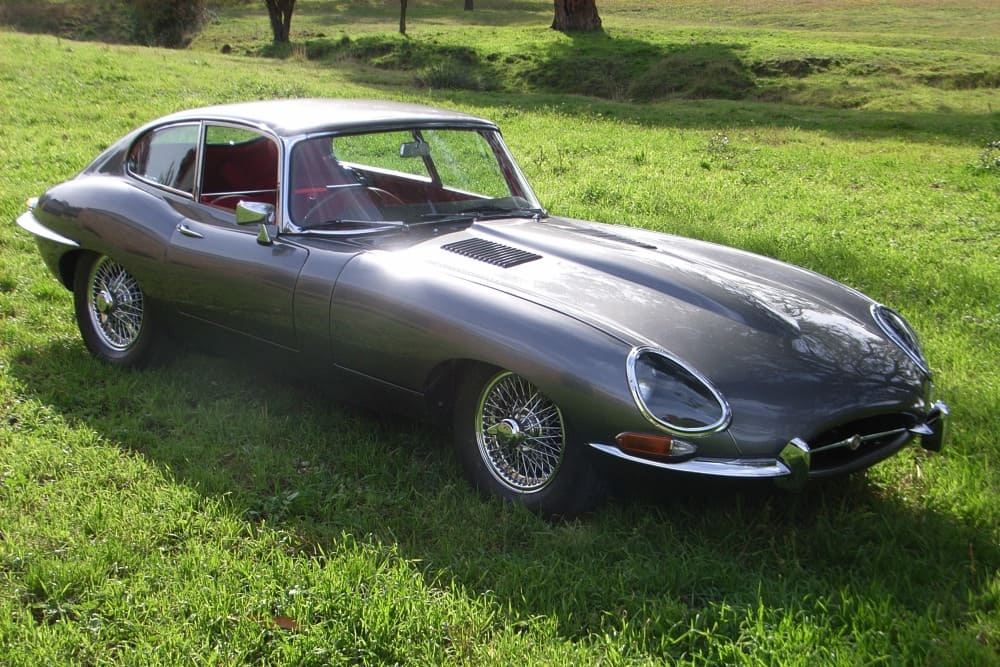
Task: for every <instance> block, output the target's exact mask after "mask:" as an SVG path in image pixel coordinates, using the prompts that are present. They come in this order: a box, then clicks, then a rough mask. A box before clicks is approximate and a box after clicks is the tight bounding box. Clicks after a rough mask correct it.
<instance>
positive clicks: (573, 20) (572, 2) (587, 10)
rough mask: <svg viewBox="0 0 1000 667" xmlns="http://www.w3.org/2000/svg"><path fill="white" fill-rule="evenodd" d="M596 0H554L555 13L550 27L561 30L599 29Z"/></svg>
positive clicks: (599, 18)
mask: <svg viewBox="0 0 1000 667" xmlns="http://www.w3.org/2000/svg"><path fill="white" fill-rule="evenodd" d="M595 2H596V0H555V9H556V15H555V18H554V19H552V29H553V30H561V31H564V32H565V31H573V30H581V31H596V30H600V29H601V17H600V16H598V14H597V5H596V4H595Z"/></svg>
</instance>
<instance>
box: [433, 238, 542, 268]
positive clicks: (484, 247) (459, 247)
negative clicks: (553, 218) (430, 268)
mask: <svg viewBox="0 0 1000 667" xmlns="http://www.w3.org/2000/svg"><path fill="white" fill-rule="evenodd" d="M441 247H442V248H443V249H445V250H447V251H449V252H453V253H456V254H458V255H462V256H463V257H469V258H470V259H476V260H479V261H480V262H486V263H487V264H492V265H493V266H499V267H500V268H503V269H509V268H511V267H512V266H518V265H519V264H525V263H526V262H532V261H534V260H536V259H541V258H542V256H541V255H536V254H535V253H533V252H528V251H526V250H521V249H519V248H512V247H510V246H508V245H503V244H502V243H496V242H494V241H487V240H486V239H466V240H464V241H456V242H454V243H448V244H446V245H443V246H441Z"/></svg>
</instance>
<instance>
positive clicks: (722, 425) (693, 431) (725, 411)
mask: <svg viewBox="0 0 1000 667" xmlns="http://www.w3.org/2000/svg"><path fill="white" fill-rule="evenodd" d="M645 352H649V353H652V354H658V355H660V356H662V357H664V358H666V359H668V360H670V361H672V362H673V363H675V364H677V365H678V366H680V367H681V368H683V369H684V370H685V371H687V372H688V373H690V374H691V375H692V376H693V377H694V379H696V380H697V381H698V382H700V383H702V384H703V385H704V386H705V388H706V389H708V391H709V393H710V394H712V398H714V399H715V401H716V403H718V405H719V408H720V410H721V411H722V416H721V417H719V419H718V420H717V421H716V422H715V423H713V424H709V425H708V426H703V427H701V428H684V427H682V426H675V425H673V424H670V423H668V422H665V421H663V420H661V419H660V418H659V417H657V416H656V415H654V414H653V413H652V412H650V410H649V408H648V407H647V406H646V404H645V402H644V401H643V400H642V395H641V394H640V392H639V381H638V380H637V379H636V377H635V362H636V361H637V360H638V358H639V355H641V354H643V353H645ZM625 375H626V377H627V379H628V388H629V391H630V392H631V393H632V400H633V401H634V402H635V405H636V407H638V408H639V412H641V413H642V416H644V417H645V418H646V419H647V420H649V422H650V423H651V424H652V425H653V426H655V427H656V428H658V429H660V430H661V431H666V432H667V433H670V434H671V435H680V436H685V435H704V434H707V433H716V432H718V431H722V430H724V429H726V428H727V427H728V426H729V422H730V420H732V418H733V411H732V408H730V407H729V403H728V402H727V401H726V399H725V397H723V395H722V394H721V393H719V390H718V389H716V388H715V387H714V386H713V385H712V383H711V382H709V381H708V378H706V377H705V376H704V375H702V374H701V373H699V372H698V371H696V370H695V369H694V368H692V367H691V366H690V365H689V364H687V363H685V362H684V361H682V360H681V359H680V358H679V357H677V356H675V355H673V354H670V353H669V352H667V351H666V350H664V349H662V348H659V347H652V346H649V345H640V346H637V347H633V348H632V351H631V352H629V355H628V360H627V361H626V362H625Z"/></svg>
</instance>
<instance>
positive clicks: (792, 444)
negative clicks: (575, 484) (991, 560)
mask: <svg viewBox="0 0 1000 667" xmlns="http://www.w3.org/2000/svg"><path fill="white" fill-rule="evenodd" d="M948 414H949V411H948V406H947V405H945V404H944V403H942V402H940V401H938V402H937V403H935V404H934V405H933V406H931V409H930V410H929V411H928V412H927V415H926V416H925V417H924V419H923V421H922V422H920V423H919V424H917V425H915V426H913V427H911V428H908V429H897V430H894V431H886V432H882V433H872V434H867V435H865V436H854V437H852V438H847V439H845V440H842V441H840V442H835V443H832V444H829V445H825V446H823V447H822V448H819V449H816V450H812V449H810V448H809V445H808V443H806V442H805V441H804V440H802V439H800V438H793V439H792V440H790V441H789V442H788V444H786V445H785V446H784V447H783V448H782V450H781V452H780V453H779V454H778V456H777V457H776V458H754V459H748V458H733V459H718V458H698V457H695V458H691V459H687V460H684V461H676V462H674V461H655V460H651V459H646V458H641V457H639V456H633V455H632V454H629V453H627V452H623V451H622V450H621V449H619V448H618V447H615V446H614V445H605V444H601V443H590V446H591V447H593V448H594V449H596V450H598V451H600V452H603V453H605V454H610V455H611V456H614V457H616V458H619V459H624V460H626V461H631V462H633V463H639V464H642V465H645V466H651V467H654V468H663V469H664V470H676V471H678V472H689V473H696V474H701V475H712V476H715V477H742V478H761V477H770V478H773V479H774V480H775V482H776V483H778V484H779V485H780V486H782V487H785V488H790V489H798V488H801V487H802V486H803V485H804V484H805V483H806V481H807V480H808V479H809V473H810V467H811V457H812V454H813V453H814V452H817V451H827V450H830V449H835V448H839V447H846V448H853V449H856V448H857V447H858V446H860V445H862V444H863V443H864V442H866V441H868V440H874V439H877V438H885V437H890V436H892V435H903V434H905V433H909V434H911V435H919V436H920V439H921V442H920V444H921V446H922V447H923V448H924V449H928V450H931V451H940V449H941V447H942V445H943V443H944V430H945V428H944V427H945V422H946V421H947V418H948Z"/></svg>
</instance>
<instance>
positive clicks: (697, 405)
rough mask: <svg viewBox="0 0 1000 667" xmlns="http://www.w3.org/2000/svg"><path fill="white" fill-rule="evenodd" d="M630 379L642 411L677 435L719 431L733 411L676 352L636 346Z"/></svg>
mask: <svg viewBox="0 0 1000 667" xmlns="http://www.w3.org/2000/svg"><path fill="white" fill-rule="evenodd" d="M627 369H628V383H629V389H630V390H631V391H632V397H633V398H634V399H635V403H636V405H637V406H638V407H639V410H640V412H642V413H643V415H645V416H646V418H647V419H649V420H650V421H651V422H652V423H653V424H654V425H656V426H657V427H659V428H660V429H662V430H665V431H667V432H668V433H673V434H675V435H691V434H699V433H711V432H714V431H720V430H722V429H724V428H726V427H727V426H728V425H729V420H730V418H731V416H732V415H731V412H730V409H729V405H728V404H727V403H726V400H725V399H724V398H723V397H722V395H721V394H720V393H719V392H718V391H717V390H716V389H715V388H714V387H713V386H712V385H711V383H709V381H708V380H707V379H705V378H704V377H703V376H702V375H701V374H699V373H698V372H697V371H695V370H694V369H693V368H691V367H690V366H688V365H686V364H685V363H684V362H682V361H681V360H680V359H678V358H676V357H674V356H673V355H671V354H669V353H667V352H665V351H663V350H659V349H656V348H652V347H637V348H634V349H633V350H632V352H631V353H630V354H629V357H628V365H627Z"/></svg>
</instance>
